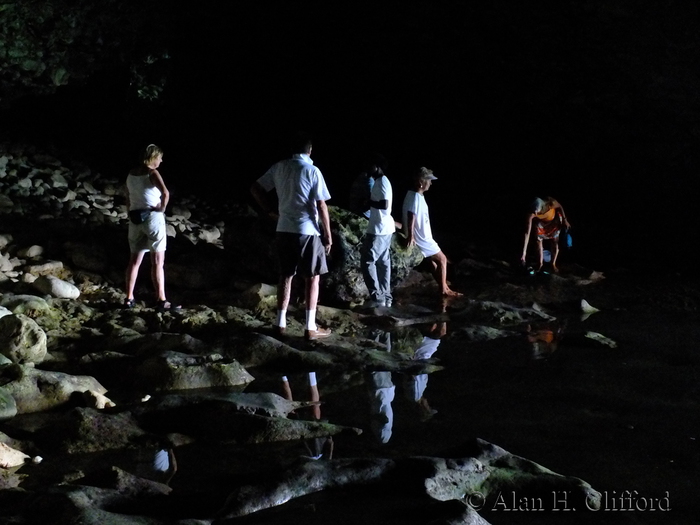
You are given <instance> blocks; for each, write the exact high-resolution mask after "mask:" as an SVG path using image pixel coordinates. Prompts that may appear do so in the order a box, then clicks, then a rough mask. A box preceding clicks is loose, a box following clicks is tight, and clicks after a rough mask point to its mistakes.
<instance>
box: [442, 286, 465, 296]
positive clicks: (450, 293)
mask: <svg viewBox="0 0 700 525" xmlns="http://www.w3.org/2000/svg"><path fill="white" fill-rule="evenodd" d="M442 295H444V296H445V297H463V296H464V294H463V293H459V292H455V291H454V290H450V289H449V288H447V289H446V290H443V291H442Z"/></svg>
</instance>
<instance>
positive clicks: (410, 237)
mask: <svg viewBox="0 0 700 525" xmlns="http://www.w3.org/2000/svg"><path fill="white" fill-rule="evenodd" d="M404 226H405V227H406V245H407V246H409V247H410V246H414V245H415V244H416V237H415V235H414V229H415V227H416V214H415V213H413V212H412V211H407V212H406V224H405V225H404Z"/></svg>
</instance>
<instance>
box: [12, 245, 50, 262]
mask: <svg viewBox="0 0 700 525" xmlns="http://www.w3.org/2000/svg"><path fill="white" fill-rule="evenodd" d="M43 253H44V247H43V246H39V245H38V244H33V245H32V246H27V247H26V248H22V249H20V250H18V251H17V256H18V257H22V258H26V259H33V258H34V257H39V256H40V255H41V254H43Z"/></svg>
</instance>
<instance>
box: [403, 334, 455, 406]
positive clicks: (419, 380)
mask: <svg viewBox="0 0 700 525" xmlns="http://www.w3.org/2000/svg"><path fill="white" fill-rule="evenodd" d="M445 334H447V323H446V322H444V321H441V322H439V323H435V324H433V325H432V326H431V328H430V332H429V333H428V335H425V336H424V337H423V341H422V342H421V344H420V345H419V346H418V348H416V351H415V352H414V354H413V359H415V360H424V359H430V358H431V357H432V356H433V354H434V353H435V352H437V349H438V347H439V346H440V339H441V338H442V337H444V336H445ZM408 384H409V386H408V388H407V389H406V394H407V395H408V396H409V398H410V399H411V400H412V401H414V402H415V403H416V405H417V407H418V410H419V416H420V419H421V420H426V419H429V418H430V417H432V416H434V415H435V414H437V410H435V409H433V408H431V407H430V404H429V403H428V400H427V399H426V397H425V389H426V388H427V387H428V374H419V375H416V376H410V377H409V378H408Z"/></svg>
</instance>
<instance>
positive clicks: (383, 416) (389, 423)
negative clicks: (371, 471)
mask: <svg viewBox="0 0 700 525" xmlns="http://www.w3.org/2000/svg"><path fill="white" fill-rule="evenodd" d="M374 340H375V341H377V342H378V343H382V345H384V348H386V351H387V352H391V333H390V332H384V331H382V330H377V331H376V332H374ZM367 386H368V388H369V390H370V392H369V401H370V410H371V420H370V427H371V428H372V433H373V434H374V436H375V437H376V438H377V439H378V440H379V442H380V443H382V444H385V443H388V442H389V440H390V439H391V433H392V427H393V425H394V410H393V409H392V407H391V403H392V401H394V395H395V392H396V387H395V386H394V383H392V381H391V372H372V374H371V376H370V380H369V382H368V383H367Z"/></svg>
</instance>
